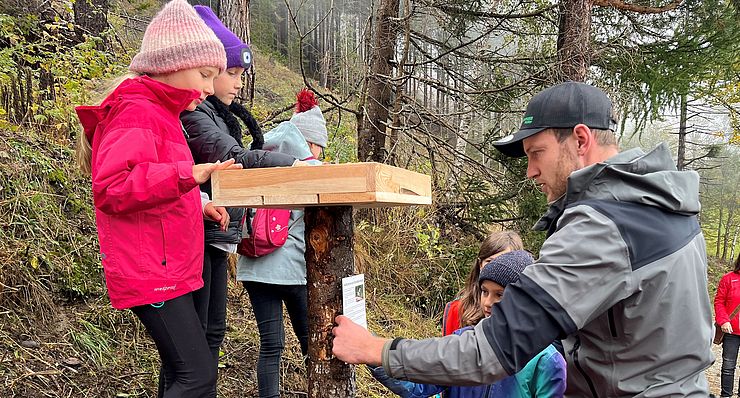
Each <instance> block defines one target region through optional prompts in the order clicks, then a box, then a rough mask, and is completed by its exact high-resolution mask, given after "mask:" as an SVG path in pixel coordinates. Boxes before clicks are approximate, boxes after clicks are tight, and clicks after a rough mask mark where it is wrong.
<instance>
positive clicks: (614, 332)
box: [606, 307, 617, 338]
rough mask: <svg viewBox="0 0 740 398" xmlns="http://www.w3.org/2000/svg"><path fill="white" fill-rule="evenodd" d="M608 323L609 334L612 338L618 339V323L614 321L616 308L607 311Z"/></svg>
mask: <svg viewBox="0 0 740 398" xmlns="http://www.w3.org/2000/svg"><path fill="white" fill-rule="evenodd" d="M606 318H607V322H608V323H609V333H610V334H611V336H612V338H617V323H616V321H615V320H614V307H612V308H609V309H608V310H607V311H606Z"/></svg>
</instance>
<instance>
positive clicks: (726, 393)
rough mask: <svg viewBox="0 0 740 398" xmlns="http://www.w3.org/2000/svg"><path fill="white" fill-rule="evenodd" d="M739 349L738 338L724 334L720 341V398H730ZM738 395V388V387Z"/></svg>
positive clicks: (739, 387)
mask: <svg viewBox="0 0 740 398" xmlns="http://www.w3.org/2000/svg"><path fill="white" fill-rule="evenodd" d="M738 348H740V336H738V335H735V334H729V333H726V334H725V337H724V339H723V340H722V373H721V374H722V377H721V378H720V380H721V385H722V392H721V393H720V394H719V395H720V396H722V397H731V396H732V387H733V385H734V384H735V367H736V366H737V351H738ZM738 393H740V386H738Z"/></svg>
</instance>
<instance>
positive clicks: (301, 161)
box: [293, 160, 310, 167]
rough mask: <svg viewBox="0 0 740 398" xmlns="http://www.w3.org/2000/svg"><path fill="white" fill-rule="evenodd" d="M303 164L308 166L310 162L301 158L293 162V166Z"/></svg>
mask: <svg viewBox="0 0 740 398" xmlns="http://www.w3.org/2000/svg"><path fill="white" fill-rule="evenodd" d="M303 166H310V164H309V163H308V162H306V161H303V160H296V161H295V162H293V167H303Z"/></svg>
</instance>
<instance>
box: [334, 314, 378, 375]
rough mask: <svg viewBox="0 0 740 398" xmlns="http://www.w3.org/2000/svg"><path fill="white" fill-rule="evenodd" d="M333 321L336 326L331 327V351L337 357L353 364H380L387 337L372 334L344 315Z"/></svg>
mask: <svg viewBox="0 0 740 398" xmlns="http://www.w3.org/2000/svg"><path fill="white" fill-rule="evenodd" d="M335 321H336V323H337V326H336V327H335V328H334V329H332V333H333V334H334V342H333V343H332V345H333V347H332V353H334V355H336V357H337V358H339V359H340V360H342V361H344V362H347V363H353V364H361V363H366V364H368V365H373V366H380V365H381V362H382V355H383V346H384V345H385V342H386V341H387V339H383V338H380V337H375V336H373V335H372V334H370V332H369V331H368V330H367V329H365V328H363V327H362V326H360V325H358V324H356V323H354V322H352V321H351V320H350V319H349V318H347V317H346V316H344V315H339V316H338V317H337V319H336V320H335Z"/></svg>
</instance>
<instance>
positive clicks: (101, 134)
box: [76, 76, 203, 309]
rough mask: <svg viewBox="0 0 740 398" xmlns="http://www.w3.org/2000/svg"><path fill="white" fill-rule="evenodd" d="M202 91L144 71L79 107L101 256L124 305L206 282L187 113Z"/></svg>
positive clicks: (117, 302)
mask: <svg viewBox="0 0 740 398" xmlns="http://www.w3.org/2000/svg"><path fill="white" fill-rule="evenodd" d="M199 94H200V93H198V92H197V91H195V90H181V89H177V88H174V87H171V86H169V85H166V84H164V83H160V82H158V81H155V80H152V79H150V78H149V77H145V76H142V77H136V78H132V79H128V80H126V81H124V82H123V83H121V85H119V86H118V87H117V88H116V89H115V90H114V91H113V93H111V94H110V95H109V96H108V97H107V98H106V99H105V100H104V101H103V103H102V104H101V105H100V106H80V107H77V108H76V111H77V115H78V117H79V118H80V123H81V124H82V126H83V128H84V131H85V135H86V136H87V138H88V140H89V141H90V142H91V143H92V185H93V198H94V202H95V216H96V221H97V226H98V238H99V240H100V255H101V258H102V260H103V269H104V271H105V278H106V284H107V286H108V294H109V296H110V300H111V304H112V305H113V307H115V308H117V309H124V308H131V307H134V306H138V305H143V304H151V303H156V302H161V301H165V300H169V299H172V298H175V297H178V296H181V295H183V294H186V293H189V292H191V291H193V290H196V289H199V288H200V287H201V286H203V280H202V278H201V272H202V267H203V213H202V208H201V201H200V195H199V190H198V189H197V186H198V185H197V184H196V182H195V179H194V178H193V169H192V167H193V158H192V155H191V154H190V150H189V149H188V146H187V143H186V142H185V137H184V135H183V129H182V125H181V124H180V119H179V114H180V112H182V111H184V110H185V108H186V107H187V106H188V104H190V102H192V101H193V100H194V99H195V98H198V96H199Z"/></svg>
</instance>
